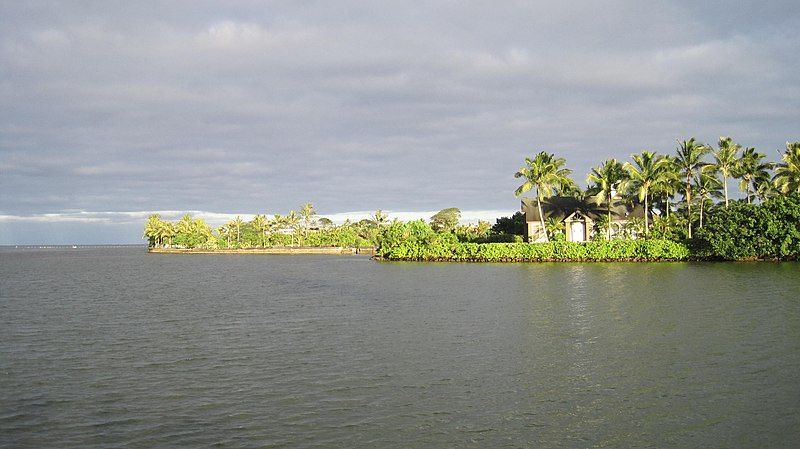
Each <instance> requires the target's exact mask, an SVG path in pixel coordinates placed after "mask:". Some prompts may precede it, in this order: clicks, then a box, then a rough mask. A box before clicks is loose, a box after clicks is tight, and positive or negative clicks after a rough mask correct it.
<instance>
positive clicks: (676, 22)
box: [0, 0, 800, 244]
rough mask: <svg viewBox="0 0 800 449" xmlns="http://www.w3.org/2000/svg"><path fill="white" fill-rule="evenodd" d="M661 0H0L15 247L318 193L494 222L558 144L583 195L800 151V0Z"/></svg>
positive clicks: (4, 162)
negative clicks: (590, 183) (695, 155)
mask: <svg viewBox="0 0 800 449" xmlns="http://www.w3.org/2000/svg"><path fill="white" fill-rule="evenodd" d="M651 3H655V2H642V1H639V0H631V1H608V2H598V1H568V2H563V1H562V2H535V1H507V2H497V1H474V2H467V1H438V2H424V1H416V2H409V1H388V0H384V1H380V2H359V1H298V0H292V1H273V2H264V1H252V2H230V1H225V2H222V1H220V2H204V1H197V0H192V1H185V2H181V1H168V2H166V1H165V2H148V1H135V2H131V1H120V2H114V1H96V2H92V1H81V2H67V1H65V2H45V1H19V2H17V1H0V105H1V106H2V107H0V244H18V243H73V242H75V243H106V242H120V243H122V242H126V243H128V242H139V241H140V240H139V238H140V237H141V229H142V226H143V222H144V217H146V215H147V213H148V212H150V211H174V214H175V215H177V214H179V213H180V212H181V211H198V212H196V213H199V214H207V216H209V217H211V218H212V219H217V218H219V219H223V218H220V217H223V216H224V215H225V214H236V213H243V214H244V213H247V214H252V213H269V214H274V213H285V212H287V211H288V210H290V209H295V208H297V207H298V206H299V205H300V204H302V203H304V202H309V201H310V202H312V203H313V204H314V205H315V206H316V207H317V210H318V211H319V212H320V213H321V214H322V215H329V216H330V215H333V214H344V213H348V212H355V211H374V210H375V209H378V208H381V209H384V210H389V211H395V212H399V211H404V212H418V213H421V214H426V213H428V212H429V211H436V210H439V209H442V208H445V207H453V206H454V207H459V208H461V209H462V210H465V211H471V212H470V213H471V214H472V216H490V215H492V214H496V213H502V212H508V213H511V212H513V211H514V210H516V209H518V207H519V201H518V200H517V199H516V198H515V197H514V194H513V191H514V189H515V188H516V187H517V186H518V185H519V183H520V182H519V181H518V180H516V179H514V177H513V174H514V172H515V171H516V170H517V169H519V167H520V166H521V165H522V162H523V159H524V158H525V157H526V156H532V155H533V154H535V153H537V152H539V151H542V150H545V151H548V152H553V153H555V154H556V155H558V156H560V157H564V158H566V160H567V164H568V167H569V168H572V169H573V170H574V178H575V180H576V181H578V182H579V183H580V184H582V185H583V184H585V178H586V174H587V172H588V171H589V170H590V168H591V167H592V166H595V165H598V164H599V163H600V162H601V161H602V160H603V159H606V158H610V157H616V158H618V159H627V158H628V157H629V156H630V155H631V154H632V153H635V152H639V151H641V150H643V149H653V150H658V151H660V152H670V153H671V152H673V151H674V149H675V146H676V143H675V140H676V139H685V138H689V137H692V136H694V137H697V138H698V139H699V140H701V141H705V142H713V143H716V140H717V139H718V137H719V136H720V135H731V136H733V137H734V139H735V140H736V141H738V142H739V143H741V144H742V145H744V146H754V147H756V148H758V149H759V150H760V151H762V152H765V153H767V154H768V155H769V157H770V159H772V160H777V153H776V150H781V149H783V148H784V147H785V142H786V141H787V140H792V141H793V140H800V35H798V29H800V2H797V1H796V0H787V1H732V2H723V1H704V2H697V1H685V2H684V1H667V2H658V5H653V4H651ZM732 188H733V186H732ZM734 190H735V188H734ZM218 214H222V215H218ZM481 214H482V215H481ZM340 216H341V215H340ZM390 218H391V213H390ZM492 221H493V220H492Z"/></svg>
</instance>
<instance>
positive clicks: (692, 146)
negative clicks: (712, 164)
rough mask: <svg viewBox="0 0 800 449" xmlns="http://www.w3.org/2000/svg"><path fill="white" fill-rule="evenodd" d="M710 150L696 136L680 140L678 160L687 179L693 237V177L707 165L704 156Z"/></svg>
mask: <svg viewBox="0 0 800 449" xmlns="http://www.w3.org/2000/svg"><path fill="white" fill-rule="evenodd" d="M708 152H709V149H708V147H707V146H705V145H703V144H702V143H699V142H695V140H694V137H692V138H691V139H689V140H684V141H683V142H681V141H678V157H677V159H676V162H677V163H678V167H680V169H681V171H682V172H683V176H684V177H685V179H686V190H685V192H686V195H685V196H686V216H687V217H688V220H687V221H688V222H689V234H688V236H689V238H692V218H691V217H692V178H694V175H695V171H696V170H698V169H700V168H702V167H704V166H705V165H706V163H705V162H703V156H705V155H706V153H708Z"/></svg>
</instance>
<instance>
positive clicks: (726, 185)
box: [722, 175, 728, 209]
mask: <svg viewBox="0 0 800 449" xmlns="http://www.w3.org/2000/svg"><path fill="white" fill-rule="evenodd" d="M722 182H723V183H724V184H722V187H723V189H724V190H725V209H727V208H728V177H727V176H725V175H723V176H722Z"/></svg>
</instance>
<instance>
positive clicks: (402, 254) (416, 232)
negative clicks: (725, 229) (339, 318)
mask: <svg viewBox="0 0 800 449" xmlns="http://www.w3.org/2000/svg"><path fill="white" fill-rule="evenodd" d="M376 253H377V255H378V256H380V257H383V258H386V259H391V260H424V261H473V262H544V261H615V260H617V261H620V260H630V261H657V260H685V259H687V258H688V257H689V250H688V248H687V247H686V246H685V245H683V244H680V243H676V242H671V241H667V240H612V241H598V242H585V243H577V242H564V241H555V242H547V243H462V242H459V241H458V239H457V238H456V237H455V236H454V235H453V234H447V233H436V232H434V231H433V230H432V229H431V228H430V226H428V225H427V224H426V223H424V222H422V221H413V222H409V223H394V224H392V225H391V226H390V227H389V228H387V229H386V230H385V232H384V233H383V236H382V238H381V241H380V245H379V246H378V249H377V251H376Z"/></svg>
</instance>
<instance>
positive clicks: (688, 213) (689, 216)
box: [686, 175, 692, 238]
mask: <svg viewBox="0 0 800 449" xmlns="http://www.w3.org/2000/svg"><path fill="white" fill-rule="evenodd" d="M691 180H692V178H691V175H686V218H687V220H686V221H687V222H688V223H689V238H692V181H691Z"/></svg>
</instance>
